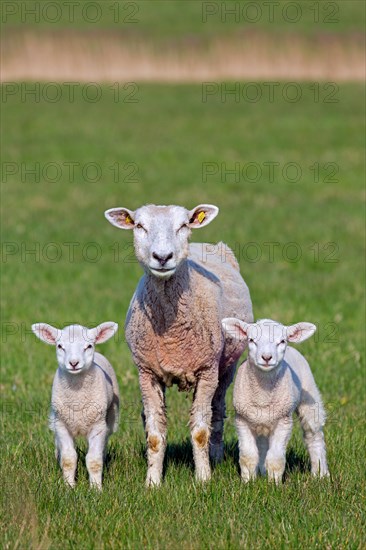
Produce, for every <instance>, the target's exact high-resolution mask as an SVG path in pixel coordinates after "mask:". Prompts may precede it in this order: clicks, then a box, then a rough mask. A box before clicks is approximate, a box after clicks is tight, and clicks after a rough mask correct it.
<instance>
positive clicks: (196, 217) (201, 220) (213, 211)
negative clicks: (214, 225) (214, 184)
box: [188, 204, 219, 229]
mask: <svg viewBox="0 0 366 550" xmlns="http://www.w3.org/2000/svg"><path fill="white" fill-rule="evenodd" d="M218 213H219V209H218V208H217V206H214V205H213V204H200V205H199V206H196V208H193V210H190V211H189V224H188V227H191V228H192V229H197V228H199V227H204V226H205V225H207V224H209V223H210V222H212V220H213V219H214V218H216V216H217V214H218Z"/></svg>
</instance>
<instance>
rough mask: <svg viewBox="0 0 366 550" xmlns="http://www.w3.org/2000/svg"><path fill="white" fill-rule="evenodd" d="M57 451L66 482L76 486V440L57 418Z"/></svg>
mask: <svg viewBox="0 0 366 550" xmlns="http://www.w3.org/2000/svg"><path fill="white" fill-rule="evenodd" d="M55 433H56V453H57V455H58V458H59V461H60V466H61V469H62V474H63V477H64V480H65V482H66V483H67V484H68V485H70V487H74V486H75V472H76V465H77V454H76V451H75V447H74V440H73V438H72V436H71V435H70V433H69V430H68V429H67V427H66V426H65V424H64V423H63V422H62V421H61V420H55Z"/></svg>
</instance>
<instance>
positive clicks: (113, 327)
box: [87, 322, 118, 344]
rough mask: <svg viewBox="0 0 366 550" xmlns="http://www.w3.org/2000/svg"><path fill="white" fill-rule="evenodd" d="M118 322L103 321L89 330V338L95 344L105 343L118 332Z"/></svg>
mask: <svg viewBox="0 0 366 550" xmlns="http://www.w3.org/2000/svg"><path fill="white" fill-rule="evenodd" d="M117 330H118V324H117V323H113V322H106V323H101V324H100V325H98V326H97V327H95V328H91V329H89V330H88V333H87V338H88V340H89V341H90V342H94V344H103V342H106V341H107V340H109V339H110V338H112V336H113V335H114V334H115V333H116V332H117Z"/></svg>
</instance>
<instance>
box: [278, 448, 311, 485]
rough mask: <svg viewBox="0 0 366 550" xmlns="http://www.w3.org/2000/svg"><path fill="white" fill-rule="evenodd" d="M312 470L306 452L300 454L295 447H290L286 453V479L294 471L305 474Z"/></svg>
mask: <svg viewBox="0 0 366 550" xmlns="http://www.w3.org/2000/svg"><path fill="white" fill-rule="evenodd" d="M309 471H310V461H309V458H308V457H307V456H306V455H305V454H304V453H301V454H299V453H298V452H297V451H295V449H288V450H287V453H286V468H285V475H284V481H286V479H287V478H288V477H289V476H290V475H291V474H293V473H295V472H299V473H301V474H304V473H306V472H309Z"/></svg>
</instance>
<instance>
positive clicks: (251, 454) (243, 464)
mask: <svg viewBox="0 0 366 550" xmlns="http://www.w3.org/2000/svg"><path fill="white" fill-rule="evenodd" d="M235 425H236V431H237V432H238V438H239V464H240V475H241V479H242V480H243V481H244V482H248V481H250V480H251V479H255V478H256V475H257V469H258V462H259V453H258V447H257V441H256V438H255V436H254V435H253V433H252V430H251V429H250V427H249V425H248V423H247V422H246V421H245V420H244V419H243V418H242V417H241V416H239V415H238V414H237V415H236V417H235Z"/></svg>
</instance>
